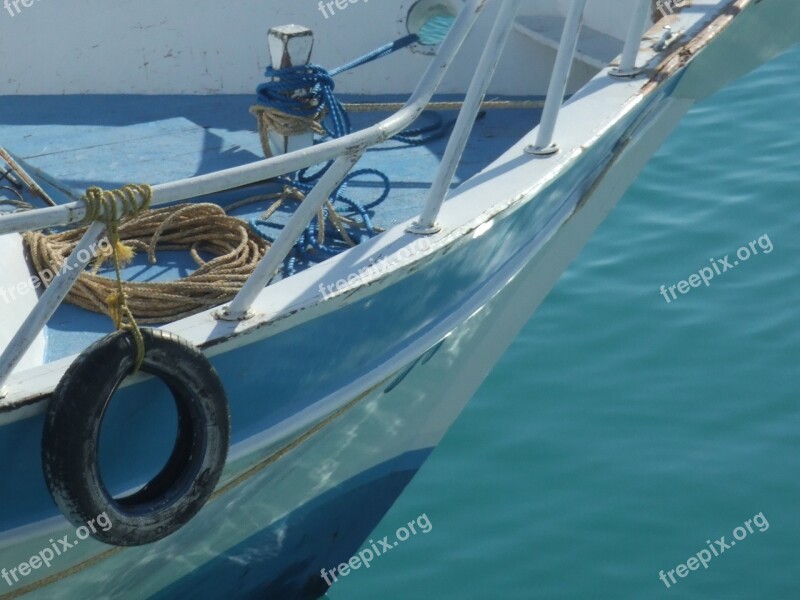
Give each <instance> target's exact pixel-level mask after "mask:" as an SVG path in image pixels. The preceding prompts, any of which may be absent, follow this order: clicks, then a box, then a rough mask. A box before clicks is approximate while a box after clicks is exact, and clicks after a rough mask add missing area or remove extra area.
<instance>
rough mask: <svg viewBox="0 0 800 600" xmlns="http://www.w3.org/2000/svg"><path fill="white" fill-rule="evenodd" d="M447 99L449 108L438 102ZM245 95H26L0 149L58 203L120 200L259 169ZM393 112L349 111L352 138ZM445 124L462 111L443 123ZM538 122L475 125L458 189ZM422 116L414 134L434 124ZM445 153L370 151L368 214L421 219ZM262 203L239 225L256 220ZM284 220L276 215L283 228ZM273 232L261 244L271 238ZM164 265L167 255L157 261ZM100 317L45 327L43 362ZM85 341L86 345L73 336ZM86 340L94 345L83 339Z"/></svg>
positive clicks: (61, 319) (99, 331)
mask: <svg viewBox="0 0 800 600" xmlns="http://www.w3.org/2000/svg"><path fill="white" fill-rule="evenodd" d="M343 100H344V101H345V102H365V101H368V102H397V101H402V99H401V98H385V97H382V98H369V99H364V98H343ZM437 100H452V98H437ZM252 101H253V97H252V96H250V95H217V96H119V95H111V96H107V95H93V96H27V97H19V96H17V97H11V96H8V97H2V98H0V145H2V146H4V147H5V148H7V149H8V150H9V151H10V152H11V153H12V154H13V155H14V156H15V157H16V158H18V159H20V160H21V161H23V162H24V164H25V165H26V167H27V168H29V169H30V172H31V174H32V175H34V176H35V177H36V178H37V180H38V181H39V183H40V184H42V185H43V187H44V188H45V189H46V190H47V191H48V193H50V194H51V195H52V197H53V199H54V200H56V201H57V202H68V201H70V200H73V199H75V198H78V197H80V196H81V195H82V194H83V193H84V191H85V190H86V189H87V188H88V187H90V186H95V185H96V186H100V187H102V188H105V189H114V188H118V187H121V186H122V185H125V184H127V183H149V184H158V183H164V182H168V181H172V180H176V179H183V178H186V177H192V176H196V175H203V174H207V173H212V172H215V171H218V170H220V169H226V168H230V167H236V166H240V165H245V164H248V163H251V162H253V161H256V160H260V159H262V158H263V154H262V151H261V145H260V141H259V137H258V135H257V133H256V124H255V119H254V117H253V116H252V115H251V114H250V113H249V111H248V109H249V107H250V105H251V104H252ZM389 114H390V113H389V112H378V111H370V112H353V113H351V118H352V122H353V128H354V130H356V129H361V128H364V127H368V126H369V125H372V124H374V123H376V122H377V121H380V120H381V119H383V118H385V117H387V116H389ZM438 116H440V117H441V118H442V119H443V121H444V122H445V123H450V122H452V121H453V120H454V119H455V118H456V116H457V112H456V111H455V110H446V111H442V112H440V113H438ZM540 116H541V111H540V110H538V109H531V108H526V109H522V108H514V109H502V110H488V111H486V112H484V113H482V115H481V118H480V119H479V120H478V122H477V124H476V127H475V130H474V132H473V134H472V138H471V140H470V143H469V145H468V147H467V151H466V153H465V156H464V159H463V161H462V162H461V164H460V166H459V169H458V172H457V173H456V177H455V181H454V185H458V184H459V183H460V182H462V181H464V180H466V179H469V178H470V177H472V176H473V175H475V174H476V173H478V172H479V171H480V170H481V169H483V168H484V167H485V166H487V165H488V164H489V163H490V162H491V161H492V160H493V159H494V158H496V157H497V156H499V155H500V154H501V153H502V152H503V151H505V150H506V149H507V148H508V147H509V146H510V145H511V144H512V143H513V142H515V141H517V140H518V139H519V138H520V137H522V136H523V135H525V134H526V133H527V132H529V131H530V130H531V129H532V128H533V127H534V126H535V125H536V124H537V123H538V120H539V118H540ZM435 117H436V115H433V114H430V113H426V114H425V115H423V117H422V118H421V119H420V121H419V122H418V123H417V124H416V125H415V127H416V126H425V125H428V124H431V123H432V122H434V119H435ZM446 144H447V136H446V135H445V136H444V137H442V138H440V139H437V140H434V141H430V142H428V143H426V144H424V145H419V146H410V145H408V144H404V143H400V142H396V141H390V142H387V143H386V144H383V145H382V146H379V147H376V148H372V149H370V150H369V151H368V152H367V154H366V155H365V156H364V158H363V159H362V160H361V162H359V164H358V165H357V167H356V169H377V170H380V171H381V172H383V173H385V174H386V175H387V176H388V177H389V179H390V181H391V186H392V187H391V191H390V194H389V197H388V198H387V199H386V201H385V202H383V203H382V204H380V205H379V206H376V207H375V208H374V209H372V210H371V211H370V216H371V218H372V221H373V223H374V225H375V226H377V227H381V228H387V227H391V226H392V225H395V224H397V223H400V222H403V221H405V220H407V219H409V218H412V217H413V216H415V215H416V214H418V213H419V212H420V210H421V208H422V206H423V204H424V202H425V198H426V193H427V190H428V188H429V187H430V185H431V182H432V179H433V177H434V175H435V173H436V170H437V167H438V165H439V162H440V160H441V157H442V155H443V154H444V150H445V147H446ZM265 185H267V186H270V185H272V184H269V183H265V184H263V185H261V186H254V187H251V188H247V189H242V190H235V191H232V192H228V193H225V194H218V195H215V196H213V197H208V198H204V199H203V201H213V202H217V203H219V204H221V205H222V206H226V205H229V204H230V203H232V202H234V201H237V200H241V199H243V198H247V197H250V196H253V195H254V194H258V193H263V192H264V191H265V189H266V188H265ZM383 189H384V188H383V183H382V182H381V181H380V180H379V179H378V178H377V177H375V176H373V175H369V176H365V177H363V178H359V179H357V180H355V181H353V182H351V183H350V184H349V185H348V188H347V194H346V195H347V196H348V197H349V198H352V199H353V200H356V201H357V202H360V203H363V204H368V203H370V202H372V201H373V200H374V199H376V198H377V197H378V196H380V195H381V193H382V192H383ZM266 207H267V203H265V202H262V203H260V204H258V203H257V204H253V205H251V206H250V207H248V208H244V209H241V210H238V211H236V212H235V213H234V214H236V215H237V216H241V217H243V218H246V219H253V218H256V217H257V216H258V215H259V214H260V213H261V212H262V211H263V210H265V208H266ZM287 217H288V213H283V214H281V213H278V214H276V215H275V216H274V219H275V220H276V222H278V223H280V222H281V219H284V220H285V219H286V218H287ZM275 231H277V230H275V229H269V228H267V229H264V230H263V231H262V233H263V234H264V235H265V236H267V237H270V236H274V234H275ZM164 254H175V255H176V256H168V257H167V256H164V257H163V258H164V259H165V260H163V261H162V262H161V264H160V265H157V266H156V267H149V268H148V266H147V265H146V264H145V263H144V262H142V263H141V264H137V263H136V262H134V264H133V265H131V266H130V267H128V269H126V277H129V278H131V279H134V280H140V281H141V280H170V279H177V278H178V277H180V276H181V272H183V273H185V272H186V269H191V268H192V267H193V263H192V262H191V259H190V258H188V256H178V254H180V253H164ZM160 256H161V255H160ZM111 329H112V325H111V322H110V321H109V319H108V318H107V317H106V316H104V315H99V314H93V313H89V312H87V311H85V310H83V309H79V308H76V307H73V306H70V305H64V306H62V307H60V308H59V310H58V312H57V313H56V315H55V316H54V317H53V318H52V319H51V321H50V323H49V324H48V330H47V337H48V353H47V354H48V356H47V360H54V359H57V358H60V357H63V356H66V355H69V354H72V353H75V352H78V351H79V350H81V349H83V348H85V347H86V344H87V342H91V341H93V340H94V339H98V338H100V337H102V336H103V335H105V334H107V333H109V332H110V330H111ZM78 332H80V334H79V335H76V333H78ZM87 338H88V339H87Z"/></svg>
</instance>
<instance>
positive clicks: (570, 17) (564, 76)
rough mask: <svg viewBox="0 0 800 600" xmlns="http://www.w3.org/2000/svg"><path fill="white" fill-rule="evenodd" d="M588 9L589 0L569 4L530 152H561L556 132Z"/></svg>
mask: <svg viewBox="0 0 800 600" xmlns="http://www.w3.org/2000/svg"><path fill="white" fill-rule="evenodd" d="M585 10H586V0H573V2H572V4H571V5H570V7H569V12H568V13H567V18H566V20H565V21H564V31H563V33H562V34H561V43H560V44H559V45H558V54H557V55H556V62H555V64H554V65H553V74H552V75H551V76H550V85H549V86H548V88H547V98H546V99H545V102H544V111H543V112H542V120H541V121H540V122H539V132H538V134H537V136H536V143H535V144H534V145H533V146H528V147H527V148H526V149H525V151H526V152H528V153H529V154H535V155H537V156H549V155H551V154H555V153H556V152H558V145H557V144H554V143H553V135H554V134H555V132H556V122H557V121H558V113H559V112H561V105H562V104H563V103H564V94H565V93H566V91H567V80H568V79H569V73H570V71H571V70H572V62H573V60H574V59H575V52H576V51H577V49H578V38H579V37H580V32H581V26H582V25H583V13H584V11H585Z"/></svg>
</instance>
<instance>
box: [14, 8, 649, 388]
mask: <svg viewBox="0 0 800 600" xmlns="http://www.w3.org/2000/svg"><path fill="white" fill-rule="evenodd" d="M520 2H521V0H503V5H502V6H501V7H500V9H499V11H498V14H497V17H496V21H495V24H494V27H493V29H492V32H491V34H490V36H489V39H488V40H487V49H486V51H485V52H484V54H483V56H482V57H481V61H480V63H479V65H478V67H477V69H476V73H475V76H474V77H473V80H472V83H471V84H470V88H469V90H468V92H467V96H466V99H465V102H464V107H463V109H462V111H461V113H460V114H459V118H458V120H457V123H456V127H455V129H454V132H453V135H452V136H451V139H450V142H449V143H448V147H447V150H446V152H445V157H444V159H443V160H442V164H441V165H440V168H439V172H438V174H437V178H436V180H435V182H434V185H433V186H432V188H431V192H430V194H429V196H428V199H427V202H426V205H425V208H424V209H423V212H422V213H421V215H420V218H419V219H418V221H417V222H416V223H415V225H414V226H412V228H411V229H410V231H411V232H412V233H417V234H430V233H434V232H436V231H437V230H438V227H437V225H436V217H437V216H438V213H439V211H440V209H441V206H442V204H443V202H444V200H445V198H446V197H447V190H448V189H449V187H450V185H451V183H452V179H453V176H454V174H455V170H456V168H457V166H458V163H459V162H460V160H461V157H462V155H463V152H464V149H465V147H466V143H467V141H468V139H469V135H470V132H471V131H472V129H473V128H474V122H475V117H476V116H477V112H478V110H479V108H480V104H481V100H482V99H483V97H484V96H485V94H486V91H487V89H488V86H489V83H490V81H491V76H492V74H493V73H494V71H495V69H496V66H497V62H498V61H499V58H500V54H501V52H502V49H503V47H504V45H505V41H506V39H507V36H508V34H509V32H510V30H511V27H512V24H513V21H514V17H515V16H516V13H517V10H518V8H519V4H520ZM487 4H488V2H487V0H467V3H466V4H465V6H464V8H463V9H462V10H461V12H460V13H459V15H458V17H457V19H456V21H455V23H454V24H453V27H452V29H451V31H450V33H449V35H448V36H447V38H446V39H445V40H444V42H443V43H442V45H441V47H440V49H439V52H438V53H437V55H436V57H435V58H434V60H433V61H432V62H431V64H430V65H429V66H428V68H427V69H426V71H425V73H424V75H423V76H422V78H421V80H420V82H419V84H418V85H417V87H416V89H415V90H414V92H413V94H412V95H411V97H410V98H409V99H408V101H407V102H406V104H405V105H404V106H403V108H401V109H400V110H399V111H397V112H396V113H394V114H393V115H392V116H390V117H388V118H387V119H384V120H383V121H381V122H380V123H378V124H377V125H373V126H372V127H369V128H367V129H364V130H361V131H358V132H355V133H351V134H349V135H346V136H344V137H341V138H337V139H333V140H330V141H328V142H324V143H322V144H319V145H317V146H313V147H311V148H305V149H302V150H299V151H296V152H292V153H290V154H285V155H281V156H277V157H273V158H269V159H265V160H262V161H257V162H254V163H251V164H248V165H244V166H241V167H235V168H232V169H227V170H224V171H219V172H216V173H210V174H207V175H201V176H197V177H192V178H189V179H183V180H179V181H173V182H170V183H164V184H159V185H156V186H153V198H152V202H151V205H152V206H157V205H160V204H166V203H170V202H177V201H181V200H187V199H193V198H197V197H200V196H205V195H208V194H212V193H216V192H221V191H224V190H228V189H231V188H235V187H241V186H244V185H248V184H253V183H257V182H260V181H265V180H268V179H273V178H275V177H279V176H281V175H285V174H286V173H289V172H293V171H299V170H301V169H304V168H307V167H310V166H313V165H316V164H320V163H323V162H328V161H334V162H333V165H332V166H331V167H330V168H329V169H327V171H326V173H325V174H324V175H323V177H322V178H321V179H320V180H319V181H318V182H317V184H316V185H315V186H314V188H313V189H312V191H311V192H310V193H309V194H308V196H307V197H306V198H305V200H304V201H303V202H302V203H301V204H300V207H299V208H298V210H297V211H296V212H295V214H294V215H293V216H292V218H291V219H290V220H289V222H288V223H287V225H286V226H285V227H284V228H283V231H282V232H281V234H280V235H279V236H278V238H277V240H276V241H275V243H274V244H273V245H272V247H271V248H270V250H269V251H268V252H267V254H266V255H265V257H264V258H263V259H262V260H261V262H260V263H259V265H258V267H257V268H256V270H255V271H254V272H253V274H252V275H251V276H250V277H249V278H248V280H247V282H246V283H245V285H244V286H243V287H242V289H241V290H239V293H238V294H237V295H236V297H235V298H234V299H233V301H232V302H231V303H230V305H229V306H228V307H227V309H225V310H223V311H221V312H220V313H218V315H217V316H218V317H219V318H222V319H226V320H240V319H246V318H247V317H248V316H249V315H250V310H251V306H252V304H253V303H254V301H255V300H256V298H257V297H258V295H259V294H260V293H261V291H262V290H263V289H264V288H265V287H266V286H267V285H268V283H269V281H270V280H271V279H272V278H273V277H274V276H275V274H276V273H277V271H278V269H279V268H280V265H281V264H282V262H283V261H284V259H285V257H286V256H287V255H288V254H289V252H291V248H292V247H293V246H294V244H295V242H296V240H297V238H298V237H299V236H300V234H301V233H302V231H303V229H305V227H306V226H307V225H308V222H309V221H310V220H311V219H312V218H313V217H314V215H315V214H316V212H317V211H318V209H319V208H320V207H321V206H322V205H323V203H324V202H325V201H326V200H327V199H328V198H329V196H330V194H331V193H332V192H333V190H334V189H335V188H336V186H338V185H339V184H341V182H342V181H343V180H344V178H345V177H346V176H347V173H348V172H350V170H351V169H352V168H353V166H354V165H355V164H356V163H357V162H358V161H359V160H360V158H361V157H362V156H363V154H364V152H366V150H367V149H368V148H370V147H371V146H374V145H376V144H379V143H381V142H383V141H386V140H387V139H390V138H392V137H394V136H395V135H396V134H398V133H400V132H401V131H402V130H403V129H405V128H407V127H408V126H409V125H411V124H412V123H413V122H414V121H415V120H416V119H417V118H418V117H419V115H420V114H421V113H422V112H423V111H424V110H425V108H426V106H427V105H428V104H429V102H430V100H431V98H432V97H433V94H434V93H435V91H436V89H438V87H439V85H440V84H441V82H442V80H443V79H444V76H445V74H446V72H447V70H448V68H449V66H450V64H451V62H452V60H453V59H454V57H455V56H456V54H457V53H458V51H459V50H460V48H461V46H462V45H463V43H464V41H465V40H466V37H467V35H468V34H469V32H470V31H471V29H472V27H473V26H474V24H475V22H476V20H477V18H478V16H479V15H480V14H481V13H482V12H483V10H484V9H485V8H486V6H487ZM644 4H645V0H639V4H638V5H637V10H636V11H634V15H633V21H634V22H633V23H631V27H630V32H631V33H630V35H629V38H630V39H629V40H628V41H627V43H626V51H625V53H624V54H625V55H624V57H623V59H624V60H623V63H626V62H628V61H632V62H633V64H635V60H636V52H634V54H633V57H632V59H631V58H630V56H629V52H630V50H629V48H632V47H635V48H637V49H638V43H636V42H638V39H637V40H634V41H631V39H632V38H633V36H634V34H633V33H632V32H633V31H634V30H635V29H636V27H637V25H636V22H637V21H639V20H640V17H641V10H642V7H643V6H644ZM585 5H586V0H573V3H572V5H571V8H570V12H569V14H568V17H567V21H566V25H565V31H564V36H563V39H562V42H561V47H560V48H559V53H558V57H557V60H556V64H555V65H554V73H553V76H552V79H551V83H550V89H549V91H548V97H547V102H546V105H545V111H544V115H543V119H542V124H541V125H540V131H539V139H538V141H539V142H541V143H540V144H537V146H536V147H534V148H532V150H534V153H541V154H546V153H551V152H552V151H553V148H554V145H552V144H551V141H552V136H553V133H554V130H555V122H556V119H557V117H558V112H559V110H560V107H561V105H562V104H563V95H564V89H565V86H566V78H567V77H568V75H569V66H570V64H571V61H572V57H573V55H574V53H575V49H576V46H577V37H578V35H579V31H580V25H581V19H582V15H583V11H584V8H585ZM545 142H546V144H545ZM537 151H538V152H537ZM85 216H86V202H84V201H78V202H72V203H69V204H65V205H62V206H58V207H50V208H43V209H37V210H33V211H28V212H25V213H16V214H12V215H7V216H2V217H0V235H3V234H6V233H12V232H17V231H26V230H33V229H44V228H48V227H57V226H63V225H69V224H72V223H79V222H81V221H82V220H83V219H84V218H85ZM104 232H105V226H104V225H103V224H102V223H100V222H95V223H93V224H92V225H91V226H90V227H89V228H88V230H87V231H86V233H85V234H84V236H83V238H82V239H81V241H80V242H79V243H78V245H77V246H76V248H75V249H74V251H73V252H72V254H71V255H70V257H69V258H68V259H67V262H66V264H67V265H70V267H69V268H65V269H64V270H63V271H62V272H61V273H59V274H58V276H57V277H56V278H55V279H54V280H53V281H52V282H51V284H50V286H48V288H47V289H46V290H45V292H44V294H43V295H42V297H41V298H40V300H39V302H38V303H37V304H36V306H35V307H34V308H33V310H32V311H31V313H30V314H29V315H28V317H27V318H26V319H25V321H24V323H23V324H22V325H21V326H20V328H19V329H18V330H17V332H16V334H15V335H14V337H13V339H12V340H11V341H10V342H9V344H8V346H7V347H6V348H5V349H4V351H3V353H2V355H0V398H2V397H3V395H4V392H5V390H4V389H3V384H4V383H5V382H6V381H7V380H8V377H9V376H10V374H11V373H12V372H13V370H14V369H15V368H16V366H17V365H18V364H19V362H20V360H21V359H22V357H23V356H24V354H25V353H26V352H27V351H28V349H29V348H30V346H31V344H32V343H33V341H34V339H35V338H36V336H37V335H38V333H39V332H40V331H41V330H42V328H43V327H44V326H45V325H46V323H47V321H48V320H49V319H50V318H51V317H52V315H53V314H54V313H55V311H56V310H57V308H58V307H59V306H60V305H61V303H62V302H63V301H64V298H65V297H66V296H67V294H68V293H69V290H70V288H71V287H72V285H73V284H74V283H75V281H76V280H77V278H78V276H79V275H80V273H82V272H83V270H84V269H85V267H86V266H87V264H88V262H89V260H91V252H89V251H88V249H89V247H90V245H91V244H93V243H94V242H96V240H97V239H98V238H99V237H100V236H102V235H103V234H104Z"/></svg>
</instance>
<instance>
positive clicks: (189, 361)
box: [42, 329, 230, 546]
mask: <svg viewBox="0 0 800 600" xmlns="http://www.w3.org/2000/svg"><path fill="white" fill-rule="evenodd" d="M141 333H142V335H143V338H144V344H145V358H144V362H143V364H142V366H141V371H143V372H144V373H147V374H150V375H153V376H155V377H158V378H159V379H161V380H162V381H163V382H164V383H165V384H166V385H167V387H169V389H170V391H171V392H172V396H173V398H174V400H175V405H176V407H177V413H178V434H177V438H176V442H175V446H174V448H173V450H172V454H171V456H170V458H169V460H168V461H167V464H166V466H164V468H163V469H162V470H161V472H159V473H158V475H156V476H155V478H153V479H152V480H151V481H150V482H149V483H147V484H146V485H145V486H144V487H143V488H141V489H140V490H138V491H136V492H135V493H133V494H131V495H130V496H127V497H125V498H116V499H115V498H113V497H112V496H111V494H110V493H109V492H108V490H107V489H106V486H105V484H104V483H103V480H102V477H101V475H100V467H99V464H98V443H99V439H100V429H101V426H102V422H103V416H104V415H105V413H106V409H107V408H108V406H109V404H110V402H111V398H112V396H113V395H114V393H115V392H116V391H117V389H118V388H119V387H120V385H121V384H122V382H123V381H124V380H125V378H126V377H128V376H129V375H131V374H132V372H133V369H134V364H135V361H136V343H135V341H134V338H133V335H132V334H131V333H129V332H127V331H118V332H116V333H113V334H111V335H109V336H107V337H105V338H103V339H102V340H100V341H98V342H96V343H95V344H93V345H92V346H90V347H89V348H88V349H87V350H86V351H85V352H83V353H82V354H81V355H80V356H79V357H78V358H77V359H76V360H75V362H74V363H73V364H72V365H71V366H70V367H69V369H68V370H67V372H66V373H65V374H64V377H63V378H62V380H61V382H60V383H59V385H58V387H57V388H56V390H55V392H54V394H53V397H52V400H51V402H50V406H49V409H48V412H47V416H46V419H45V427H44V436H43V439H42V463H43V468H44V475H45V479H46V482H47V487H48V489H49V491H50V494H51V496H52V497H53V500H54V501H55V503H56V504H57V505H58V507H59V509H60V510H61V511H62V513H63V514H64V516H65V517H66V518H67V519H68V520H69V521H70V522H71V523H72V524H73V525H75V526H76V527H80V526H82V525H85V524H86V523H88V522H89V521H91V520H93V519H96V518H97V517H98V515H101V514H103V513H105V514H106V515H107V517H108V519H109V520H110V521H111V523H112V526H111V527H110V528H108V531H102V530H100V531H95V532H92V534H91V535H92V536H93V537H95V538H96V539H98V540H100V541H102V542H105V543H107V544H112V545H115V546H139V545H143V544H149V543H152V542H156V541H158V540H160V539H163V538H165V537H167V536H168V535H170V534H172V533H174V532H175V531H177V530H178V529H180V528H181V527H183V526H184V525H185V524H186V523H188V522H189V521H190V520H191V519H192V518H193V517H194V516H195V515H196V514H197V513H198V512H199V511H200V509H201V508H202V507H203V506H204V505H205V503H206V502H207V501H208V500H209V498H210V497H211V494H212V493H213V491H214V489H215V487H216V485H217V483H218V482H219V479H220V476H221V475H222V470H223V467H224V466H225V461H226V459H227V455H228V446H229V443H230V413H229V408H228V401H227V397H226V394H225V389H224V387H223V385H222V382H221V381H220V378H219V376H218V374H217V372H216V371H215V369H214V367H213V366H212V365H211V363H210V362H209V361H208V359H207V358H206V357H205V356H204V355H203V354H202V352H200V350H198V349H197V348H196V347H194V346H193V345H192V344H190V343H189V342H187V341H185V340H183V339H181V338H180V337H178V336H176V335H173V334H170V333H167V332H164V331H160V330H156V329H142V330H141ZM146 434H147V432H142V435H146Z"/></svg>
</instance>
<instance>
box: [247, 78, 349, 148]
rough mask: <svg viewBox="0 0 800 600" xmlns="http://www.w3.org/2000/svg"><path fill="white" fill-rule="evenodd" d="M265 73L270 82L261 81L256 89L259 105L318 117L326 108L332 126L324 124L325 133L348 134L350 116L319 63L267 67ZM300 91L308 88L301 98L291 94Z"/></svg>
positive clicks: (336, 135)
mask: <svg viewBox="0 0 800 600" xmlns="http://www.w3.org/2000/svg"><path fill="white" fill-rule="evenodd" d="M265 74H266V76H267V77H271V78H272V81H268V82H267V83H262V84H261V85H259V86H258V88H256V94H257V96H258V104H260V105H262V106H267V107H269V108H274V109H276V110H279V111H281V112H284V113H287V114H290V115H294V116H296V117H310V118H317V117H318V116H319V115H320V114H321V113H322V112H323V111H324V110H326V109H327V111H328V116H327V120H329V121H330V122H331V126H328V125H327V124H324V127H325V131H326V132H327V133H328V135H330V136H331V137H343V136H345V135H347V134H348V133H350V131H351V130H352V127H351V125H350V116H349V115H348V114H347V111H345V109H344V106H342V103H341V102H339V99H338V98H337V97H336V95H335V94H334V93H333V91H334V89H335V88H336V84H335V83H334V81H333V77H331V74H330V73H328V71H326V70H325V69H324V68H322V67H320V66H319V65H305V66H300V67H288V68H286V69H273V68H272V67H271V66H270V67H267V70H266V72H265ZM300 90H308V94H307V95H305V96H302V97H295V96H293V93H294V92H297V91H300Z"/></svg>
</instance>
